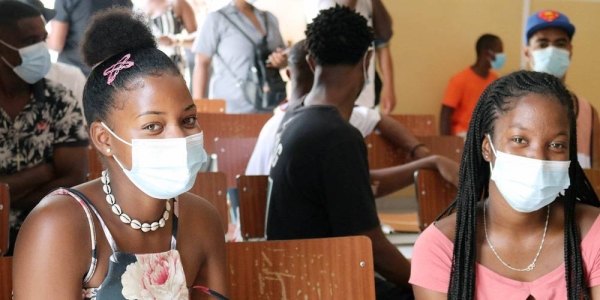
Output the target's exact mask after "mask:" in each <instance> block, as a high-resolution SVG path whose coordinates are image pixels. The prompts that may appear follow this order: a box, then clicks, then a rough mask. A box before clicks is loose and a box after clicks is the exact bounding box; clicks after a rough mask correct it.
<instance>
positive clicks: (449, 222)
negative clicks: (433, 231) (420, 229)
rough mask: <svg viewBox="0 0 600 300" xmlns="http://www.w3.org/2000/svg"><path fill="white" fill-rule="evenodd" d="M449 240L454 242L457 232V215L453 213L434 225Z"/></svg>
mask: <svg viewBox="0 0 600 300" xmlns="http://www.w3.org/2000/svg"><path fill="white" fill-rule="evenodd" d="M434 225H435V227H436V228H437V229H439V230H440V231H441V232H442V233H443V234H444V235H445V236H446V237H448V239H449V240H451V241H454V232H455V230H456V213H453V214H451V215H449V216H447V217H445V218H443V219H441V220H439V221H436V222H435V223H434Z"/></svg>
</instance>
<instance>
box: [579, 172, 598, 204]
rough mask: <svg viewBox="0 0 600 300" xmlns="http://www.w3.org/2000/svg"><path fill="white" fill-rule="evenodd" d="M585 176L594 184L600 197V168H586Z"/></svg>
mask: <svg viewBox="0 0 600 300" xmlns="http://www.w3.org/2000/svg"><path fill="white" fill-rule="evenodd" d="M583 171H584V172H585V176H586V177H587V178H588V180H589V181H590V183H591V184H592V186H593V187H594V191H596V195H598V196H599V197H600V170H598V169H584V170H583Z"/></svg>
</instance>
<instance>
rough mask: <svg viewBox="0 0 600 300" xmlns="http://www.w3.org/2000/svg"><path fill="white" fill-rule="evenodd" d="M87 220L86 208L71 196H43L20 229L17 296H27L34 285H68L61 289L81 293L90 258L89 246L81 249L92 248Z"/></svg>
mask: <svg viewBox="0 0 600 300" xmlns="http://www.w3.org/2000/svg"><path fill="white" fill-rule="evenodd" d="M87 224H88V219H87V217H86V214H85V212H84V210H83V209H82V207H81V205H80V204H79V203H78V202H77V201H76V200H75V199H73V198H72V197H70V196H68V195H53V196H47V197H46V198H44V199H43V200H42V201H41V202H40V204H39V205H38V206H37V207H36V208H35V209H34V210H33V211H32V212H31V213H30V214H29V216H28V217H27V219H26V220H25V222H24V223H23V226H22V227H21V230H20V232H19V236H18V239H17V243H16V246H15V254H14V262H13V266H14V271H13V279H14V289H15V296H17V295H19V296H23V297H24V298H27V297H26V296H25V295H27V293H29V292H28V288H31V287H32V286H36V288H42V290H44V289H45V288H46V287H47V288H50V287H51V286H61V287H65V289H64V290H61V293H62V292H65V293H68V292H71V293H74V292H75V291H76V290H77V289H79V294H81V286H82V281H81V280H82V278H83V276H84V275H85V272H86V271H87V268H88V267H89V263H90V260H91V257H90V252H89V250H88V251H82V249H91V238H90V234H91V233H90V230H89V226H87ZM65 266H69V267H68V268H66V267H65ZM39 270H44V272H39ZM33 274H35V276H33ZM59 274H60V276H58V275H59ZM61 295H64V296H65V297H66V294H61ZM64 299H67V298H64Z"/></svg>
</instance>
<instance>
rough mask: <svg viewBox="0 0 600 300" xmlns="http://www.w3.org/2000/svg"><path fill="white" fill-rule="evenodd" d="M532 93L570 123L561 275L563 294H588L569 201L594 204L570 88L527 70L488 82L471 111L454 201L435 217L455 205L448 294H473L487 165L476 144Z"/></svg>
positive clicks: (572, 204) (467, 296)
mask: <svg viewBox="0 0 600 300" xmlns="http://www.w3.org/2000/svg"><path fill="white" fill-rule="evenodd" d="M531 93H535V94H540V95H544V96H549V97H548V98H549V99H553V101H558V102H559V103H560V104H561V105H562V106H564V107H565V109H566V111H567V117H568V120H569V124H570V137H571V138H570V141H569V159H570V161H571V164H570V167H569V177H570V179H571V180H570V181H571V186H570V187H569V188H568V189H567V190H566V192H565V196H564V201H563V203H564V214H565V218H564V228H565V229H564V235H565V236H564V244H565V249H564V253H565V257H564V261H565V278H566V286H567V294H568V297H569V299H571V300H574V299H581V298H582V297H583V298H584V299H590V293H589V290H588V289H587V288H586V282H585V276H584V269H583V262H582V258H581V249H580V242H581V236H580V234H579V231H578V227H577V224H576V216H575V202H576V200H579V201H580V202H582V203H585V204H589V205H593V206H596V207H598V206H600V201H598V197H597V195H596V193H595V192H594V190H593V188H592V185H591V184H590V182H589V181H588V179H587V177H586V176H585V174H584V172H583V169H582V168H581V166H580V165H579V163H578V161H577V134H576V118H575V113H574V109H573V99H572V97H571V94H570V92H569V91H568V90H567V88H566V87H565V86H564V85H563V84H562V82H561V81H560V80H559V79H558V78H556V77H555V76H552V75H549V74H546V73H538V72H531V71H518V72H515V73H512V74H510V75H507V76H505V77H502V78H500V79H498V80H496V81H495V82H493V83H492V84H491V85H490V86H488V87H487V88H486V89H485V91H484V92H483V94H482V95H481V97H480V98H479V101H478V102H477V106H476V107H475V110H474V112H473V117H472V119H471V122H470V124H469V131H468V134H467V140H466V142H465V147H464V151H463V155H462V161H461V164H460V172H459V182H458V186H459V189H458V194H457V196H456V199H455V200H454V202H453V203H452V204H451V205H450V206H449V207H448V208H447V209H446V210H445V211H444V212H443V213H442V214H441V215H440V216H439V217H438V219H439V218H441V217H443V216H446V215H449V214H450V213H451V212H452V211H454V210H456V229H455V232H456V234H455V238H454V250H453V251H454V253H453V258H452V269H451V273H450V285H449V288H448V299H473V298H474V297H475V276H473V274H475V263H476V261H475V260H476V257H477V253H476V249H477V242H476V234H477V232H476V231H477V203H478V202H479V201H480V200H481V199H483V198H487V195H488V191H489V190H488V189H489V187H488V182H489V180H490V168H489V164H488V162H486V161H485V160H484V159H483V155H482V149H481V144H482V142H483V139H484V138H485V136H486V135H487V134H490V135H491V136H493V133H494V124H495V122H496V119H497V118H498V117H499V116H501V115H502V114H505V113H507V112H508V111H510V110H511V109H513V108H514V107H515V105H514V103H515V102H516V101H519V99H521V98H522V97H524V96H526V95H528V94H531Z"/></svg>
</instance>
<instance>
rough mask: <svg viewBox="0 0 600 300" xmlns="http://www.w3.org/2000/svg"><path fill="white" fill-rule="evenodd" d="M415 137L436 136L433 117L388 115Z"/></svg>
mask: <svg viewBox="0 0 600 300" xmlns="http://www.w3.org/2000/svg"><path fill="white" fill-rule="evenodd" d="M390 117H392V118H393V119H394V120H396V121H398V123H400V124H402V125H403V126H404V127H405V128H406V129H407V130H408V131H409V132H410V133H412V134H413V135H415V136H432V135H435V134H436V127H435V116H434V115H390Z"/></svg>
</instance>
